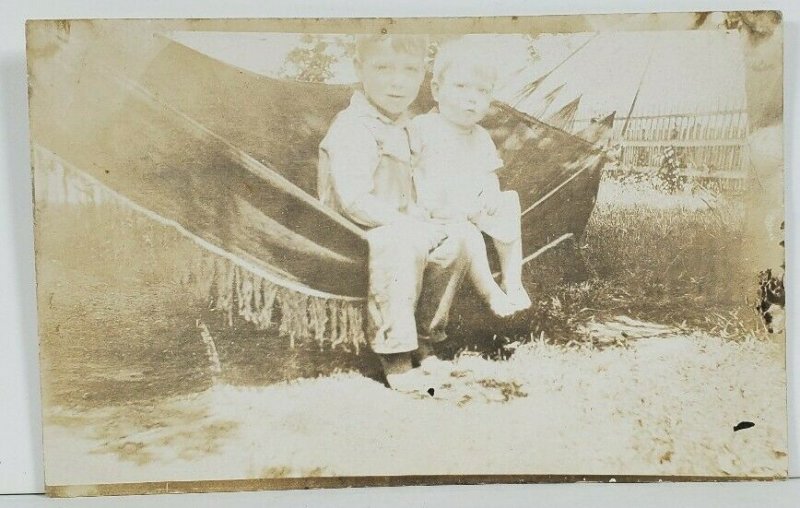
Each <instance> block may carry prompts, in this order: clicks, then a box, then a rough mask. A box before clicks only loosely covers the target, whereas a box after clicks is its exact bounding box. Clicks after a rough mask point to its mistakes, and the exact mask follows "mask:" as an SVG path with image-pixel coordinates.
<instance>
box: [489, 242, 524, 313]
mask: <svg viewBox="0 0 800 508" xmlns="http://www.w3.org/2000/svg"><path fill="white" fill-rule="evenodd" d="M494 246H495V248H496V249H497V254H498V256H499V258H500V270H501V272H502V274H503V281H502V288H503V290H504V291H505V292H506V294H507V295H508V296H509V298H511V301H512V303H513V304H514V305H515V306H516V308H517V309H518V310H524V309H527V308H528V307H530V306H531V298H530V296H528V292H527V291H525V287H524V286H523V285H522V240H521V239H519V238H517V239H516V240H513V241H511V242H501V241H499V240H496V239H495V240H494Z"/></svg>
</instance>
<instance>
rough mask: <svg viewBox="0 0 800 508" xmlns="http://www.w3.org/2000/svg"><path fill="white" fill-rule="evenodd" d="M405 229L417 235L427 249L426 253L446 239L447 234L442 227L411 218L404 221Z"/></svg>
mask: <svg viewBox="0 0 800 508" xmlns="http://www.w3.org/2000/svg"><path fill="white" fill-rule="evenodd" d="M405 227H406V228H408V230H409V231H412V232H414V233H416V234H417V235H419V238H420V239H421V241H422V242H423V244H424V245H425V246H426V247H427V249H428V251H432V250H433V249H435V248H436V247H438V246H439V244H441V243H442V242H443V241H444V240H445V238H447V232H446V231H445V229H444V226H442V225H440V224H435V223H433V222H428V221H424V220H420V219H415V218H413V217H407V218H406V219H405Z"/></svg>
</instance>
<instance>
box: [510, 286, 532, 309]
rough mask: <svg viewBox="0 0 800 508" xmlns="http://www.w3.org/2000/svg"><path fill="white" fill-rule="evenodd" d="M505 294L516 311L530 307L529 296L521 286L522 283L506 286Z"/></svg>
mask: <svg viewBox="0 0 800 508" xmlns="http://www.w3.org/2000/svg"><path fill="white" fill-rule="evenodd" d="M506 294H507V295H508V298H509V300H511V304H512V305H513V306H514V307H515V308H516V311H517V312H519V311H523V310H525V309H529V308H530V307H531V304H532V302H531V297H530V296H529V295H528V292H527V291H525V288H524V287H522V284H520V285H519V286H513V287H510V288H507V289H506Z"/></svg>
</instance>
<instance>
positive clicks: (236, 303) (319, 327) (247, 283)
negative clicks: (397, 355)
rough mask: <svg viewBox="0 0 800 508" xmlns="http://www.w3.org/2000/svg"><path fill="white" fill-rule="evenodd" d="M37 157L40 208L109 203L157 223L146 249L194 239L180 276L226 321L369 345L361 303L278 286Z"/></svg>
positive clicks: (322, 341) (47, 156)
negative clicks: (158, 238)
mask: <svg viewBox="0 0 800 508" xmlns="http://www.w3.org/2000/svg"><path fill="white" fill-rule="evenodd" d="M32 159H33V166H34V178H35V192H36V206H37V208H38V209H39V210H45V209H46V208H47V207H48V206H52V205H70V206H76V207H82V208H85V209H89V210H92V209H94V208H97V207H100V206H102V207H105V208H108V207H111V208H113V209H114V210H115V211H116V212H120V213H121V214H122V215H124V216H125V218H126V222H127V221H129V220H136V221H138V220H144V221H147V222H148V223H149V224H150V225H157V226H160V228H159V230H160V231H161V232H162V233H164V236H165V239H164V241H163V242H161V243H160V244H158V245H150V244H148V245H147V247H149V248H157V249H158V248H161V249H164V250H167V249H169V246H170V245H171V244H172V242H181V241H182V242H186V243H188V244H191V245H193V246H194V248H193V249H191V250H192V254H191V255H190V256H189V257H188V259H184V260H182V262H181V270H183V271H182V273H180V274H179V282H180V283H181V284H182V286H183V287H184V288H186V289H187V290H188V291H189V292H190V294H191V295H193V296H194V297H195V298H197V299H199V300H200V301H203V302H207V303H208V305H209V308H211V309H214V310H216V311H218V312H219V313H220V314H221V315H223V316H225V318H226V320H227V323H228V325H229V326H234V324H235V319H237V318H241V319H243V320H244V321H246V322H248V323H251V324H252V325H254V326H255V328H256V329H257V330H260V331H266V330H274V329H277V330H278V333H279V335H280V336H281V337H283V338H286V339H288V342H289V346H290V347H295V346H297V345H300V344H306V343H308V342H313V343H314V344H316V345H317V346H318V347H319V348H320V349H323V348H325V347H331V348H341V349H345V350H349V351H354V352H356V353H358V352H359V351H360V350H361V347H362V346H363V345H365V344H366V343H367V341H366V337H365V335H364V312H365V308H364V304H363V302H361V301H349V300H338V299H333V298H322V297H319V296H311V295H306V294H302V293H299V292H297V291H294V290H292V289H288V288H285V287H283V286H280V285H279V284H276V283H275V282H273V281H271V280H268V279H266V278H264V277H261V276H260V275H258V274H256V273H253V272H252V271H251V270H248V269H247V268H246V266H247V264H246V263H241V264H240V263H237V262H236V261H235V260H234V259H235V257H234V256H232V255H231V256H230V257H223V256H220V255H218V254H217V253H215V252H211V251H209V250H208V249H205V248H203V245H202V244H201V243H199V242H197V241H191V240H193V239H192V238H188V237H187V235H186V234H184V233H183V232H181V231H179V230H177V229H175V228H174V227H172V226H171V225H170V223H169V221H167V220H166V219H164V220H163V221H162V220H159V218H160V216H158V215H156V214H155V213H154V212H150V213H147V214H143V213H141V212H140V211H139V210H137V209H136V206H135V205H132V204H131V202H129V201H128V200H127V199H126V198H123V197H121V196H120V195H119V194H118V193H116V192H115V191H113V190H111V189H109V188H108V187H106V186H105V185H103V184H102V183H100V182H98V181H96V180H94V179H93V178H92V177H89V176H88V175H86V174H85V173H84V172H82V171H81V170H79V169H77V168H75V167H73V166H71V165H70V164H69V163H67V162H66V161H63V160H61V159H60V158H59V157H58V156H57V155H55V154H53V153H52V152H50V151H48V150H47V149H45V148H43V147H40V146H35V147H34V150H33V157H32ZM168 240H169V242H168ZM187 240H189V241H187ZM143 243H146V242H143ZM143 247H145V245H143Z"/></svg>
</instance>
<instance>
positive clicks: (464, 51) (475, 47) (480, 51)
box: [433, 37, 497, 85]
mask: <svg viewBox="0 0 800 508" xmlns="http://www.w3.org/2000/svg"><path fill="white" fill-rule="evenodd" d="M485 49H486V48H485V46H484V45H480V44H479V43H478V41H476V40H475V39H470V38H467V37H461V38H459V39H455V40H452V41H447V42H445V43H442V45H441V46H439V51H437V52H436V58H435V59H434V62H433V81H435V82H437V83H442V82H443V80H444V78H445V76H446V75H447V71H448V70H450V69H451V68H452V67H454V66H459V67H467V68H469V69H470V70H472V71H473V72H476V73H478V74H480V75H483V76H485V77H486V79H487V80H488V81H490V82H491V84H492V85H494V83H495V82H496V81H497V67H495V65H494V62H493V61H492V60H491V58H489V55H488V54H486V51H485Z"/></svg>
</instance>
